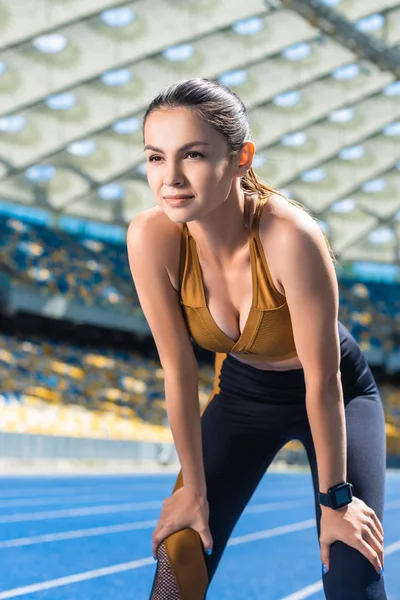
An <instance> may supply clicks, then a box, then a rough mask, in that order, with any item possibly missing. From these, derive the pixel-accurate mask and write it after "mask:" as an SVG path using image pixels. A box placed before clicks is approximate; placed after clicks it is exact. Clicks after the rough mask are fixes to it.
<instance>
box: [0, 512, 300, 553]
mask: <svg viewBox="0 0 400 600" xmlns="http://www.w3.org/2000/svg"><path fill="white" fill-rule="evenodd" d="M304 504H305V503H304V502H303V501H300V502H293V501H288V502H271V503H269V504H253V505H251V506H248V507H247V508H246V509H245V510H244V513H261V512H269V511H274V510H277V511H279V510H288V509H291V508H295V507H298V506H302V505H304ZM156 525H157V521H156V520H154V521H137V522H135V523H121V524H119V525H109V526H104V527H91V528H88V529H77V530H72V531H61V532H58V533H49V534H44V535H36V536H32V537H23V538H14V539H10V540H2V541H1V540H0V550H1V549H2V548H16V547H20V546H32V545H34V544H42V543H49V542H59V541H61V540H70V539H77V538H85V537H93V536H97V535H108V534H111V533H121V532H123V531H131V530H134V529H147V528H150V527H155V526H156Z"/></svg>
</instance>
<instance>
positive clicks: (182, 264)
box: [179, 223, 188, 293]
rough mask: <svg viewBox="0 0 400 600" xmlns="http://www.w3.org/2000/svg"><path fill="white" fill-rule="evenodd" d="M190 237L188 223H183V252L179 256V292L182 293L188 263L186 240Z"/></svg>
mask: <svg viewBox="0 0 400 600" xmlns="http://www.w3.org/2000/svg"><path fill="white" fill-rule="evenodd" d="M187 236H188V228H187V225H186V223H183V227H182V232H181V250H180V255H179V290H180V292H181V293H182V281H183V272H184V270H185V262H186V240H187Z"/></svg>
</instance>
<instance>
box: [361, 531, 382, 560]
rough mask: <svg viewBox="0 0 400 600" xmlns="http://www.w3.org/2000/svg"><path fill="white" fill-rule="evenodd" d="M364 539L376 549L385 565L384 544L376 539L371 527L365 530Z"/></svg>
mask: <svg viewBox="0 0 400 600" xmlns="http://www.w3.org/2000/svg"><path fill="white" fill-rule="evenodd" d="M363 539H364V540H365V541H366V542H367V543H368V544H369V545H370V546H371V548H373V549H374V550H375V552H376V553H377V555H378V558H379V561H380V563H381V565H383V545H382V544H381V543H380V542H379V541H378V540H377V539H376V537H375V536H374V534H373V533H372V531H371V530H370V529H366V530H365V531H364V533H363Z"/></svg>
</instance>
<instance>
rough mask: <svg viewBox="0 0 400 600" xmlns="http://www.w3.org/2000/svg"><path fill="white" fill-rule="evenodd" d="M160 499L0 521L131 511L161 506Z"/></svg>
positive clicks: (33, 514) (53, 512)
mask: <svg viewBox="0 0 400 600" xmlns="http://www.w3.org/2000/svg"><path fill="white" fill-rule="evenodd" d="M160 506H161V502H160V501H155V502H130V503H127V504H108V505H104V506H87V507H85V508H69V509H65V510H49V511H41V512H33V513H16V514H15V515H6V516H4V515H3V516H1V517H0V523H22V522H23V521H46V520H48V519H60V518H62V517H63V518H67V517H87V516H91V515H105V514H110V513H121V512H130V511H134V510H147V509H149V508H159V507H160Z"/></svg>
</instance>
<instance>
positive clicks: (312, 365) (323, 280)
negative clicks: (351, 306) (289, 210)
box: [277, 213, 340, 386]
mask: <svg viewBox="0 0 400 600" xmlns="http://www.w3.org/2000/svg"><path fill="white" fill-rule="evenodd" d="M279 247H280V250H281V251H280V252H279V253H278V254H279V256H278V257H277V271H278V274H279V279H280V281H281V283H282V285H283V287H284V290H285V295H286V300H287V303H288V308H289V312H290V316H291V321H292V326H293V336H294V341H295V345H296V350H297V353H298V357H299V359H300V362H301V363H302V366H303V369H304V375H305V380H306V384H307V386H310V385H311V384H315V385H316V386H320V384H322V383H323V382H324V381H326V379H327V378H331V377H337V375H338V373H339V369H340V343H339V332H338V323H337V319H338V305H339V292H338V283H337V278H336V272H335V268H334V265H333V261H332V258H331V256H330V253H329V250H328V248H327V245H326V241H325V238H324V236H323V234H322V232H321V230H320V228H319V226H318V224H317V223H316V222H315V221H314V219H312V217H310V216H309V215H308V214H307V213H304V214H302V215H301V216H299V217H298V218H297V219H295V220H292V221H286V222H285V223H283V224H282V230H281V233H280V240H279Z"/></svg>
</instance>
